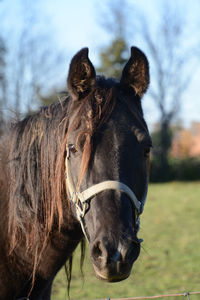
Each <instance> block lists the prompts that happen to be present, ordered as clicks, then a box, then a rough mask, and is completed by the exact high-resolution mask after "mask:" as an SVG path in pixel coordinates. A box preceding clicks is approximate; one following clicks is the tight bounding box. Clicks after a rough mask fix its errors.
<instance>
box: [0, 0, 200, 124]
mask: <svg viewBox="0 0 200 300" xmlns="http://www.w3.org/2000/svg"><path fill="white" fill-rule="evenodd" d="M168 1H169V2H171V3H173V4H174V7H176V6H177V7H178V10H177V12H178V11H180V10H181V9H182V7H184V8H185V11H186V18H187V19H188V20H189V21H188V24H189V27H190V29H189V31H188V32H189V34H188V37H187V40H186V45H190V44H192V43H194V42H195V41H196V39H199V41H200V34H199V35H198V30H197V26H199V25H200V22H199V23H198V19H200V18H199V15H200V2H199V0H190V1H186V0H168ZM22 2H23V6H24V7H23V10H22V9H21V6H20V3H22ZM107 2H108V0H101V1H99V0H73V1H71V0H56V1H55V0H35V1H31V0H29V1H28V0H23V1H22V0H1V1H0V19H1V21H0V26H1V32H2V33H3V34H5V35H8V34H9V36H10V42H11V43H13V48H14V47H15V44H16V43H17V33H18V32H20V30H21V26H22V24H23V20H24V19H25V20H26V16H28V15H29V11H30V8H33V9H34V11H35V16H36V19H37V21H36V22H38V26H39V28H40V30H41V31H44V32H47V33H48V34H49V36H50V38H51V44H50V45H49V47H51V48H53V49H54V51H55V52H56V51H57V52H58V53H59V52H61V53H62V55H63V57H64V58H63V68H62V69H61V70H60V74H59V75H57V74H55V78H59V80H61V81H63V82H64V81H65V80H66V76H67V70H68V66H69V63H70V60H71V58H72V56H73V55H74V54H75V53H76V52H77V51H78V50H79V49H81V48H82V47H85V46H87V47H89V56H90V59H91V61H92V62H93V63H94V65H95V66H97V65H98V64H99V52H100V49H102V48H103V47H104V46H106V45H108V43H109V41H110V39H111V37H112V36H111V35H110V34H109V32H106V30H105V29H104V28H103V27H102V26H101V24H102V23H103V21H104V20H106V19H107V18H109V15H108V14H103V13H102V12H103V11H104V7H106V3H107ZM188 2H189V3H188ZM162 3H164V0H151V1H149V0H129V4H130V6H131V5H136V6H137V8H138V9H139V11H140V12H141V13H142V14H144V15H145V16H146V18H147V19H148V21H149V24H150V26H151V27H152V28H154V27H155V26H156V24H157V22H158V20H159V14H160V12H159V9H160V8H161V6H162ZM181 4H183V6H181ZM130 32H131V31H130ZM128 43H129V45H130V46H131V45H136V46H138V47H140V48H141V49H142V50H143V51H144V49H143V48H142V47H143V42H142V40H141V39H140V37H138V35H137V36H136V35H135V33H134V32H132V33H131V34H129V37H128ZM158 43H159V41H158ZM199 48H200V42H199ZM183 51H184V49H183ZM199 52H200V51H199ZM146 54H147V56H148V53H146ZM199 57H200V55H199ZM150 66H151V61H150ZM193 69H194V70H193V71H194V72H193V74H191V75H192V80H191V84H190V86H189V88H188V89H187V91H186V93H185V94H184V97H183V103H182V109H181V112H180V114H179V118H180V119H182V121H183V123H184V125H185V126H189V125H190V124H191V122H192V121H200V99H199V94H200V80H199V78H200V76H199V75H200V59H199V61H198V62H196V63H195V65H194V68H193ZM177 71H178V70H177ZM180 76H181V74H180ZM153 103H154V102H153V100H152V99H151V98H150V96H149V95H148V93H147V95H146V96H145V98H144V100H143V107H144V112H145V116H146V119H147V122H150V123H151V124H153V123H156V122H157V120H158V117H159V115H158V111H157V109H156V107H155V105H154V104H153Z"/></svg>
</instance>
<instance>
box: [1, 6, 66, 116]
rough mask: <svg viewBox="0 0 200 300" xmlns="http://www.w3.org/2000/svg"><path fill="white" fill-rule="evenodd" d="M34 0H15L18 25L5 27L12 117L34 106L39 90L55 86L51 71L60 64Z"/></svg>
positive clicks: (37, 101) (56, 68)
mask: <svg viewBox="0 0 200 300" xmlns="http://www.w3.org/2000/svg"><path fill="white" fill-rule="evenodd" d="M37 3H38V1H34V2H30V1H19V2H18V5H19V7H20V9H21V10H19V11H21V14H20V15H21V18H20V25H18V29H17V31H15V30H13V31H9V28H8V29H7V30H8V32H9V34H7V39H8V44H9V48H8V52H9V60H8V65H7V77H8V80H7V81H8V89H9V94H10V95H11V96H10V97H9V103H8V109H9V110H10V111H14V113H15V118H16V119H19V118H20V114H21V113H22V112H23V113H26V112H27V111H31V110H34V109H36V108H37V106H38V105H40V104H41V103H40V99H41V94H43V93H44V94H45V93H49V89H50V86H51V85H52V86H53V89H54V90H55V85H54V84H56V83H57V84H58V82H56V81H55V74H56V72H58V70H59V68H60V66H61V61H62V57H61V55H60V54H58V52H54V49H55V47H54V44H53V41H52V37H51V35H50V31H48V30H47V29H49V26H48V27H47V26H46V24H45V26H44V27H42V24H41V20H40V18H39V14H38V11H37V5H36V4H37ZM46 22H47V21H46ZM47 23H48V22H47ZM13 45H14V47H13ZM53 79H54V81H53Z"/></svg>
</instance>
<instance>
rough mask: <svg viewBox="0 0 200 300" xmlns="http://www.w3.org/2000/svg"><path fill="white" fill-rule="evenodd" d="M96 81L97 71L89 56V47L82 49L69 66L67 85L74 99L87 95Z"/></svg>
mask: <svg viewBox="0 0 200 300" xmlns="http://www.w3.org/2000/svg"><path fill="white" fill-rule="evenodd" d="M95 81H96V72H95V69H94V67H93V65H92V63H91V61H90V60H89V58H88V48H83V49H81V50H80V51H79V52H78V53H77V54H76V55H75V56H74V57H73V58H72V61H71V64H70V67H69V74H68V78H67V85H68V89H69V93H70V95H71V96H72V97H73V99H74V100H80V99H82V98H84V97H85V96H87V95H88V94H89V93H90V92H91V90H92V88H93V86H94V85H95Z"/></svg>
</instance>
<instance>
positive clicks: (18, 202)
mask: <svg viewBox="0 0 200 300" xmlns="http://www.w3.org/2000/svg"><path fill="white" fill-rule="evenodd" d="M113 86H114V83H113V82H112V81H108V80H105V79H104V78H102V77H99V78H98V79H97V83H96V87H95V89H94V90H93V91H92V92H91V93H90V94H89V95H87V96H86V97H85V98H84V99H82V100H81V101H80V102H81V103H79V104H78V103H77V104H78V109H77V112H76V115H75V118H74V120H73V122H72V124H71V125H70V126H69V120H70V116H71V115H72V113H73V109H74V107H75V106H76V103H74V102H75V101H73V99H71V97H68V98H66V99H65V100H64V101H63V102H59V103H54V104H52V105H50V106H49V107H44V108H42V109H41V110H40V111H39V112H38V113H35V114H32V115H29V116H27V117H26V118H25V119H23V120H22V121H20V122H18V123H15V124H12V125H11V128H10V130H9V131H8V132H7V133H6V135H8V141H9V155H8V161H7V165H6V168H7V173H8V174H9V176H8V178H10V179H9V180H10V182H9V191H8V193H9V195H8V198H9V203H8V232H9V234H8V245H9V253H10V254H11V253H13V251H15V250H16V249H17V248H18V247H20V246H21V245H24V243H25V246H26V251H27V254H28V255H29V256H31V257H32V258H34V262H33V274H32V278H33V281H34V276H35V273H36V269H37V267H38V264H39V262H40V258H41V254H42V252H43V250H44V249H45V247H46V245H47V242H48V240H49V237H50V234H51V232H52V230H53V229H54V228H57V229H58V230H59V229H60V228H61V226H62V223H63V219H64V214H63V202H64V199H67V191H66V186H65V167H64V166H65V164H64V160H65V156H66V143H67V140H68V137H69V135H70V132H72V131H73V130H74V129H78V128H80V131H79V134H78V136H77V146H81V147H82V149H83V155H82V163H81V169H80V174H79V176H80V177H79V184H80V182H81V180H82V178H83V176H84V173H85V171H86V170H87V167H88V164H89V161H90V157H91V154H92V144H93V143H92V142H93V137H94V135H95V133H96V132H97V131H98V130H99V128H100V127H101V126H102V125H103V124H104V123H105V122H106V120H107V119H108V118H109V116H110V114H111V112H112V110H113V108H114V105H115V101H114V99H115V97H114V87H113ZM65 202H66V200H65ZM67 202H69V201H67ZM68 204H69V203H68ZM68 211H69V210H68ZM41 241H42V242H41Z"/></svg>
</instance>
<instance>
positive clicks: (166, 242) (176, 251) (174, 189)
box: [52, 182, 200, 300]
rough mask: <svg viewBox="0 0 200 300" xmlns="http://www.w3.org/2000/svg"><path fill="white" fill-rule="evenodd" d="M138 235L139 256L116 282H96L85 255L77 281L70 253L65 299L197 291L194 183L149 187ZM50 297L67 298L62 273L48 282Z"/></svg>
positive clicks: (198, 191) (198, 199)
mask: <svg viewBox="0 0 200 300" xmlns="http://www.w3.org/2000/svg"><path fill="white" fill-rule="evenodd" d="M139 237H142V238H143V239H144V243H143V246H142V250H141V254H140V257H139V258H138V260H137V262H136V263H135V264H134V266H133V271H132V274H131V276H130V277H129V278H128V279H126V280H125V281H123V282H121V283H113V284H111V283H104V282H102V281H99V280H98V279H96V277H95V275H94V272H93V270H92V266H91V263H90V259H89V255H88V253H87V257H86V260H85V264H84V275H85V279H84V280H83V279H82V277H81V273H80V268H79V257H80V252H79V250H78V251H76V252H77V253H76V254H75V256H74V266H73V276H72V283H71V290H70V297H71V300H75V299H77V300H78V299H82V300H83V299H87V300H94V299H101V298H107V297H110V298H120V297H123V298H127V297H136V296H150V295H156V294H164V293H180V292H185V291H197V290H200V183H199V182H195V183H179V182H174V183H166V184H151V185H150V186H149V194H148V200H147V203H146V205H145V210H144V213H143V215H142V216H141V230H140V232H139ZM52 299H53V300H61V299H62V300H64V299H67V292H66V276H65V274H64V271H63V270H61V272H60V273H59V274H58V275H57V277H56V280H55V282H54V286H53V296H52ZM167 299H168V298H167ZM169 299H172V300H177V299H182V297H179V298H169ZM183 299H185V297H183ZM197 299H200V295H197V296H191V300H197Z"/></svg>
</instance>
